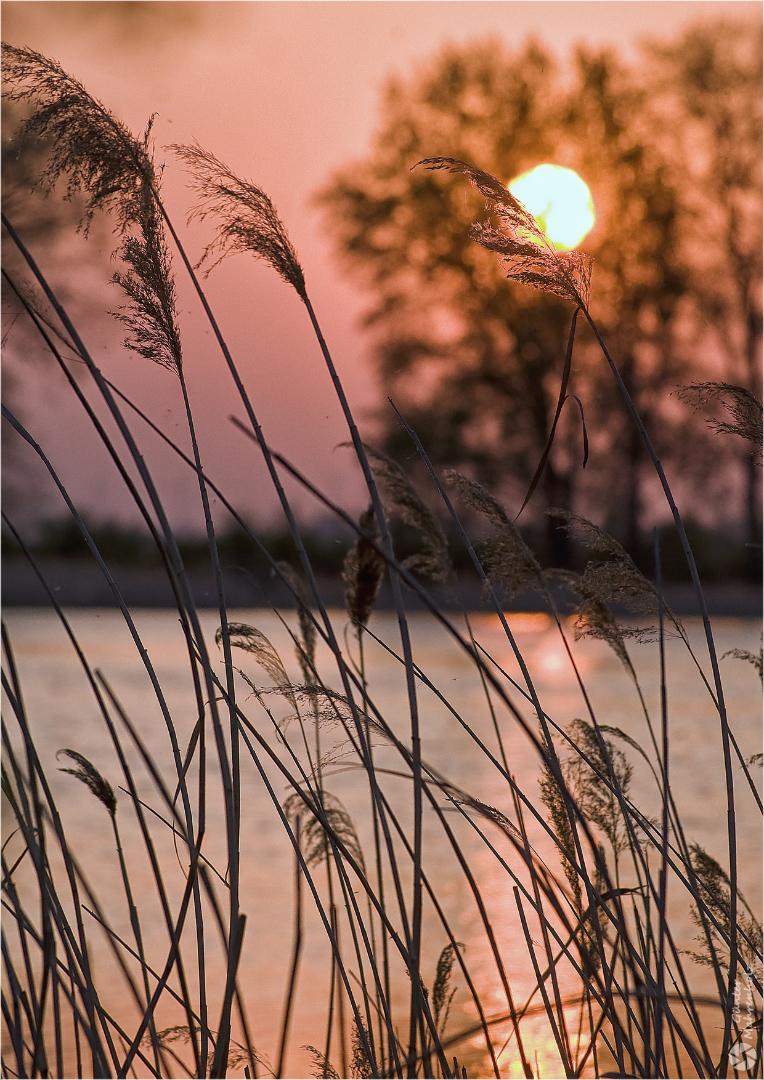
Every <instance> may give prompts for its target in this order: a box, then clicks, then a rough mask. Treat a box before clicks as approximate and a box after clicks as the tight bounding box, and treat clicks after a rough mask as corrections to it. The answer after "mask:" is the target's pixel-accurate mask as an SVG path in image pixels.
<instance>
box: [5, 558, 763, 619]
mask: <svg viewBox="0 0 764 1080" xmlns="http://www.w3.org/2000/svg"><path fill="white" fill-rule="evenodd" d="M38 565H39V567H40V570H41V572H42V573H43V574H44V576H45V579H46V581H47V582H48V584H49V585H50V587H51V589H52V590H53V591H54V593H55V596H56V599H57V600H58V601H59V603H60V604H62V606H64V607H113V606H115V601H114V597H113V595H112V592H111V590H110V588H109V586H108V584H107V582H106V580H105V578H104V577H103V575H102V574H101V572H100V570H99V569H98V567H96V566H92V565H89V564H88V563H87V562H84V561H80V560H70V559H61V558H42V559H39V560H38ZM111 569H112V572H113V574H114V577H115V580H116V581H117V584H118V585H119V587H120V590H121V592H122V595H123V597H124V599H125V602H126V603H127V604H128V605H129V606H132V607H154V608H169V607H172V606H173V598H172V592H171V590H170V587H169V584H168V582H167V578H166V576H165V574H164V571H163V570H162V569H161V568H159V567H156V568H154V567H151V568H145V567H135V566H119V565H117V566H114V567H112V568H111ZM188 577H189V581H190V583H191V588H192V592H193V595H194V599H195V601H196V604H197V606H198V607H200V608H204V607H217V597H216V593H215V587H214V582H213V580H212V576H211V574H210V573H209V572H208V571H204V570H200V569H197V568H193V567H192V568H190V569H189V571H188ZM223 578H224V584H225V592H226V602H227V604H228V606H229V607H238V608H253V607H254V608H256V607H263V606H268V605H270V604H274V605H276V606H277V607H292V606H293V601H292V598H291V596H290V595H289V593H288V592H287V590H286V589H285V588H284V587H283V586H281V585H280V583H279V582H277V581H276V580H274V579H272V578H263V577H260V578H257V579H256V578H255V577H254V575H252V574H251V573H249V572H247V571H245V570H243V569H242V568H239V567H236V566H228V567H225V568H224V571H223ZM319 584H320V586H321V590H322V595H323V597H324V600H325V602H326V603H327V604H328V606H330V607H342V606H343V602H344V601H343V586H342V582H341V581H340V580H338V577H337V576H334V575H333V576H331V577H329V576H320V577H319ZM426 587H428V586H426ZM428 590H429V591H430V592H431V595H432V596H433V597H434V598H435V599H437V601H438V603H439V604H440V606H441V607H442V608H444V609H445V610H458V609H459V607H460V605H459V601H458V600H457V599H455V598H454V597H453V595H451V596H449V595H448V594H447V592H446V591H445V590H444V588H443V587H442V586H439V587H436V588H430V587H428ZM458 591H459V595H460V596H461V598H462V602H463V604H464V607H466V608H467V609H468V610H471V611H475V610H480V609H483V608H486V607H487V606H488V605H487V604H486V602H485V600H484V599H483V597H482V594H481V589H480V585H479V583H477V582H476V581H475V580H474V578H472V577H470V576H468V575H462V576H460V578H459V584H458ZM704 592H705V597H706V603H707V605H708V610H709V612H710V614H712V615H726V616H738V617H744V618H760V617H761V616H762V608H763V605H762V588H761V585H760V584H759V583H757V582H749V581H741V580H731V581H713V582H710V583H709V584H707V585H705V586H704ZM665 597H666V602H667V603H668V605H669V607H671V608H672V610H674V611H675V612H676V613H677V614H678V615H696V614H699V612H698V606H697V600H696V598H695V593H694V589H693V587H692V585H691V584H690V583H689V582H678V583H677V582H671V583H668V584H667V585H666V588H665ZM560 599H561V601H562V606H563V609H564V607H565V596H564V595H562V596H561V597H560ZM406 602H407V606H408V607H410V608H411V610H418V609H420V608H421V607H422V606H423V605H422V603H421V601H420V600H419V598H418V597H416V596H415V595H414V594H413V593H410V592H409V593H407V597H406ZM2 603H3V606H4V607H6V608H15V607H45V606H47V605H48V604H49V603H50V601H49V599H48V597H47V595H46V592H45V590H44V588H43V586H42V585H41V583H40V581H39V580H38V578H37V576H36V575H35V573H34V571H33V569H32V568H31V566H30V565H29V563H28V562H27V561H26V560H25V559H23V558H19V557H16V556H8V557H6V558H4V559H3V565H2ZM376 606H377V607H378V608H382V609H389V608H392V606H393V605H392V601H391V599H390V596H389V595H388V591H387V590H386V589H383V590H382V593H381V594H380V597H379V601H378V603H377V605H376ZM504 606H505V608H506V610H507V611H541V610H544V604H543V602H542V600H541V599H540V598H539V597H538V596H537V595H536V594H534V593H526V594H523V595H521V596H517V597H515V598H514V599H513V600H511V601H508V602H507V603H506V604H505V605H504Z"/></svg>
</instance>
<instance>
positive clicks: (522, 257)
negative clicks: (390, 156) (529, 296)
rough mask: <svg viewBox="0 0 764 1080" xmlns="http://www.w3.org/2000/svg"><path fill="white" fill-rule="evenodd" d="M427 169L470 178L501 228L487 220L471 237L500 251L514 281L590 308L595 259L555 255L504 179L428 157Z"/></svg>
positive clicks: (569, 253) (474, 227)
mask: <svg viewBox="0 0 764 1080" xmlns="http://www.w3.org/2000/svg"><path fill="white" fill-rule="evenodd" d="M418 165H424V166H425V168H427V169H447V170H448V171H449V172H452V173H461V174H462V175H463V176H466V177H467V178H468V179H469V181H470V183H471V184H473V185H474V186H475V187H476V188H477V189H478V191H479V192H480V193H481V195H484V196H485V199H486V209H490V210H491V212H492V213H494V214H495V215H496V217H497V218H498V219H499V223H500V228H499V229H494V228H493V226H492V225H491V224H490V222H488V221H481V222H476V223H475V224H473V225H471V226H470V236H471V237H472V239H473V240H475V241H476V242H477V243H478V244H480V245H481V246H482V247H484V248H488V250H489V251H496V252H498V254H499V256H500V259H499V261H500V262H501V264H502V266H503V268H504V272H505V274H506V276H507V277H508V278H510V279H511V280H512V281H517V282H519V283H520V284H521V285H529V286H530V287H531V288H533V289H540V290H541V291H542V292H548V293H553V294H554V295H555V296H561V297H562V298H563V299H564V300H571V301H572V302H573V303H574V304H575V305H576V306H577V307H581V308H583V309H586V308H587V307H588V304H589V287H590V283H591V275H592V266H593V264H594V260H593V259H592V257H591V255H586V254H584V253H583V252H581V251H555V249H554V248H553V247H552V246H551V245H550V244H549V241H548V240H547V238H546V236H545V235H544V231H543V229H542V228H541V226H540V225H539V224H538V222H537V221H536V219H535V218H534V217H533V215H532V214H531V213H529V211H528V210H526V208H525V207H524V206H523V204H522V203H521V202H520V200H519V199H517V198H515V196H514V195H513V194H512V192H511V191H509V189H508V188H507V187H505V185H504V184H502V182H501V180H498V179H497V178H496V177H495V176H492V175H491V174H490V173H487V172H483V170H482V169H476V168H475V166H474V165H469V164H467V162H466V161H459V160H457V159H456V158H448V157H435V158H424V160H422V161H419V162H417V165H415V166H414V168H417V166H418Z"/></svg>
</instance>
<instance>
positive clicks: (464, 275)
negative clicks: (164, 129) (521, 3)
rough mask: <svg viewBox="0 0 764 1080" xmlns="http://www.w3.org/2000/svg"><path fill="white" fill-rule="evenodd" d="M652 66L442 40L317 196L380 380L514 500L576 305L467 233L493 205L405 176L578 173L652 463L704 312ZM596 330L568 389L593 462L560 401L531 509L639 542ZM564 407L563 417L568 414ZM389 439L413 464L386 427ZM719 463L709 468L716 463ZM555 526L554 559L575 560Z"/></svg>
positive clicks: (391, 90) (431, 432) (599, 288)
mask: <svg viewBox="0 0 764 1080" xmlns="http://www.w3.org/2000/svg"><path fill="white" fill-rule="evenodd" d="M654 70H655V68H649V67H647V66H645V67H641V68H639V69H633V68H629V67H627V66H626V65H625V64H624V63H622V62H621V61H620V60H619V59H618V57H617V56H615V55H614V54H613V53H609V52H605V53H594V52H591V51H588V50H585V49H580V50H579V51H578V52H577V54H576V56H575V58H574V60H573V62H572V64H571V65H570V66H569V68H567V69H565V70H562V71H560V70H558V69H557V68H556V66H555V65H554V63H553V62H552V60H551V59H550V57H549V56H548V55H547V54H546V53H545V52H544V51H543V50H541V49H540V48H539V47H538V46H537V45H534V44H529V45H527V46H526V47H525V48H524V49H523V50H522V51H521V52H520V53H518V54H516V55H512V54H510V53H508V52H507V51H506V50H505V49H504V48H503V47H502V46H501V45H499V44H497V43H483V44H477V45H471V46H468V47H465V48H459V49H457V48H450V49H447V50H446V51H445V52H443V53H442V54H441V55H440V56H438V57H437V58H436V59H435V60H434V61H433V62H432V63H431V64H430V65H429V66H428V67H427V68H425V69H424V71H423V72H421V73H419V74H418V75H416V76H415V77H413V78H412V79H411V81H410V82H409V83H407V84H403V83H400V82H395V83H392V84H391V85H390V86H389V87H388V89H387V93H386V96H385V101H384V107H383V114H382V120H381V124H380V127H379V132H378V135H377V138H376V141H375V144H374V147H373V149H372V152H371V154H370V156H369V157H368V158H367V160H366V161H364V162H361V163H359V164H355V165H353V166H351V167H349V168H347V169H345V170H344V171H343V172H342V173H341V174H340V175H338V176H336V177H335V178H334V180H333V182H332V184H331V186H330V187H328V188H327V189H326V190H325V191H324V192H323V193H322V195H321V202H322V203H323V205H324V206H325V207H326V209H327V211H328V217H329V222H330V227H331V228H332V230H333V232H334V235H335V237H336V240H337V243H338V247H339V250H340V252H341V253H342V254H343V256H344V258H345V260H346V262H347V263H348V265H349V266H350V267H351V268H352V269H353V271H354V272H355V273H356V275H359V274H360V275H361V277H362V279H363V280H364V281H365V283H366V284H367V286H368V288H369V291H370V292H371V293H372V294H373V296H374V298H375V303H374V306H373V308H372V309H371V311H370V312H369V314H368V317H367V325H368V327H369V329H370V331H371V332H372V333H373V334H374V336H375V356H376V360H377V364H378V369H379V373H380V377H381V382H382V385H383V388H384V389H385V390H386V391H387V392H388V393H389V394H390V395H391V396H392V397H393V399H394V400H395V401H396V404H397V405H398V407H399V408H401V410H402V411H403V412H404V413H405V414H406V415H407V417H408V418H409V419H410V420H411V421H412V423H413V425H414V426H415V427H416V429H417V431H418V432H419V434H420V437H421V438H422V441H423V442H424V444H425V446H426V448H427V450H428V452H429V453H430V454H431V456H432V457H433V459H434V460H435V461H436V462H438V463H440V464H448V465H456V466H459V467H462V468H467V469H468V470H469V471H471V472H472V473H473V474H474V475H476V476H477V477H478V478H480V479H481V480H483V481H486V482H488V483H489V484H491V485H492V486H493V487H494V488H498V489H500V490H503V493H504V494H505V495H506V496H507V497H508V498H509V499H510V500H513V501H514V504H515V506H516V507H518V508H519V505H520V503H519V501H518V500H520V499H521V497H522V491H523V489H524V488H525V487H527V484H528V482H529V480H530V478H531V476H532V475H533V472H534V470H535V468H536V465H537V463H538V460H539V458H540V455H541V453H542V450H543V447H544V444H545V442H546V439H547V436H548V434H549V429H550V425H551V421H552V416H553V413H554V408H555V405H556V401H557V394H558V390H559V384H560V377H561V371H562V366H563V357H564V351H565V341H566V337H567V331H568V326H569V323H570V317H571V314H572V311H571V309H570V305H569V304H568V305H566V304H565V303H564V302H563V301H558V300H556V299H555V298H553V297H549V296H547V295H543V294H539V293H537V292H534V291H532V290H530V289H526V288H523V287H522V286H519V285H515V284H513V283H511V282H509V281H507V280H506V279H505V278H504V277H503V275H502V270H501V267H500V266H499V264H498V261H497V259H496V258H495V257H493V256H492V254H491V253H489V252H487V251H485V250H484V249H483V248H481V247H480V246H478V245H477V244H475V243H473V242H472V241H471V240H470V239H469V236H468V226H469V224H470V223H471V222H472V221H475V220H480V219H481V217H484V216H485V212H484V209H483V206H482V199H481V197H480V195H479V194H478V193H476V192H475V191H473V190H471V189H469V188H468V187H467V185H465V183H464V182H463V180H461V179H460V178H458V177H454V176H451V175H444V174H442V173H435V174H433V173H429V172H426V171H424V170H421V169H419V170H417V169H415V170H414V171H413V172H411V171H410V170H411V167H412V166H413V165H414V164H415V163H416V162H417V161H419V160H420V159H422V158H425V157H432V156H450V157H455V158H460V159H462V160H466V161H470V162H472V163H473V164H475V165H476V166H478V167H479V168H482V169H485V170H486V171H488V172H490V173H493V174H494V175H496V176H499V177H502V178H504V179H506V180H507V181H509V180H510V179H511V178H512V177H514V176H516V175H518V174H519V173H521V172H523V171H525V170H526V169H528V168H531V167H532V166H534V165H536V164H539V163H541V162H544V161H552V162H554V163H556V164H559V165H564V166H567V167H569V168H572V169H574V170H575V171H576V172H578V173H579V174H580V175H581V176H582V177H583V178H584V180H585V181H586V182H587V184H588V185H589V187H590V189H591V191H592V194H593V198H594V203H595V207H596V209H597V216H598V221H597V225H596V226H595V230H594V231H593V232H592V234H591V236H590V237H589V238H587V240H586V241H584V243H583V245H582V246H583V248H584V249H585V250H586V251H588V252H591V253H592V254H593V255H594V257H595V269H594V277H593V284H592V303H591V310H592V313H593V314H594V316H595V318H596V320H597V321H598V323H599V324H600V325H601V327H602V328H603V329H604V331H605V332H606V334H607V336H608V340H609V342H610V343H611V345H612V352H613V354H614V356H615V357H616V359H617V361H618V363H619V366H620V367H621V370H622V374H623V376H624V379H625V381H626V383H627V386H628V388H629V390H630V392H631V394H632V396H633V397H634V399H635V400H636V401H637V404H638V406H639V408H640V410H641V412H642V413H643V415H644V416H645V418H646V421H647V423H648V426H649V427H650V429H651V432H652V434H653V436H654V438H655V441H656V444H657V445H658V448H659V451H660V453H661V456H662V457H663V458H664V460H666V459H671V458H672V457H674V458H677V459H680V458H681V457H682V455H683V454H684V451H685V448H686V445H687V442H688V434H689V431H690V430H693V432H695V433H698V432H700V443H701V445H702V444H703V433H702V431H700V429H699V425H698V421H697V418H696V417H694V416H693V415H692V414H691V413H690V412H689V411H680V410H678V409H677V408H676V402H675V401H670V400H669V392H670V390H672V389H674V388H675V387H676V385H677V384H680V383H682V382H688V381H690V380H691V379H692V378H694V377H696V376H697V375H698V370H697V367H694V366H693V363H696V360H693V358H692V357H691V356H690V355H689V353H688V351H687V350H686V349H682V348H680V347H679V345H678V342H679V341H680V340H683V336H686V331H685V323H686V322H687V320H688V319H689V320H690V321H693V320H696V319H697V308H696V307H695V306H694V304H695V299H696V298H695V294H694V293H693V288H692V279H693V274H694V272H695V271H694V266H693V264H692V261H691V260H688V258H687V252H686V250H685V248H686V245H685V242H684V236H683V233H682V229H683V227H684V217H685V214H686V203H685V192H684V190H683V187H682V185H681V184H679V183H678V182H677V178H676V172H675V170H674V169H673V168H672V153H673V152H674V151H673V150H672V147H671V145H669V144H668V142H667V140H666V139H661V138H659V137H657V136H658V132H659V125H658V119H657V118H656V116H655V114H654V110H653V108H652V105H651V98H652V96H653V93H654V90H655V83H654V82H653V79H652V78H651V72H652V71H654ZM592 344H593V343H592V342H591V339H590V338H588V337H587V334H586V333H585V332H581V333H580V340H579V341H578V342H577V345H576V350H575V354H574V363H573V374H572V379H571V385H570V393H572V394H576V395H578V397H579V398H580V399H581V400H582V402H583V405H584V410H585V414H586V418H587V425H588V430H589V437H590V441H591V445H592V455H591V458H590V464H589V466H588V467H587V470H586V473H583V474H582V473H581V471H580V455H581V426H580V418H579V417H578V415H577V410H576V409H575V407H571V406H572V402H568V404H567V405H566V406H565V410H564V412H563V416H562V421H561V425H560V428H558V438H557V441H556V445H555V448H554V450H553V452H552V455H551V457H550V460H549V463H548V465H547V468H546V470H545V474H544V477H543V479H542V483H541V497H540V499H539V502H541V503H543V502H545V503H546V504H547V505H556V506H563V507H565V508H570V507H571V506H572V505H573V503H574V501H576V502H579V503H582V504H583V505H584V506H588V507H589V508H592V506H593V504H596V507H597V512H598V513H599V515H600V516H602V517H604V519H605V524H606V525H607V527H608V528H610V529H612V530H613V531H615V532H616V533H618V534H619V535H620V536H621V537H622V538H623V539H624V540H625V541H626V543H627V544H628V545H629V546H630V547H631V548H634V547H635V545H636V544H637V541H638V538H639V525H640V520H641V517H642V511H643V503H644V500H645V494H644V483H645V479H646V476H647V475H648V473H647V468H646V464H645V463H644V462H643V459H642V450H641V445H640V442H639V438H638V435H637V434H636V432H632V426H631V424H630V422H629V419H628V417H627V414H626V412H625V409H624V407H623V404H622V401H621V400H620V399H619V397H618V395H617V393H616V391H615V388H614V387H613V385H612V382H611V380H610V378H609V377H608V373H607V372H606V370H605V369H604V365H603V363H602V359H601V355H600V354H598V353H597V352H596V350H594V349H593V348H592ZM568 410H569V411H568ZM387 449H388V450H390V451H391V452H393V453H394V454H398V455H401V454H405V455H407V456H408V457H409V458H410V448H409V446H408V445H407V443H406V441H405V436H404V435H403V433H401V432H400V431H399V429H398V428H397V426H396V424H395V422H394V420H390V421H389V422H388V423H387ZM706 465H708V462H706ZM556 535H557V536H559V534H555V532H554V531H550V534H549V547H550V553H551V555H552V556H553V557H554V558H555V559H560V558H564V557H565V552H564V550H563V549H561V548H560V546H559V541H557V540H555V536H556Z"/></svg>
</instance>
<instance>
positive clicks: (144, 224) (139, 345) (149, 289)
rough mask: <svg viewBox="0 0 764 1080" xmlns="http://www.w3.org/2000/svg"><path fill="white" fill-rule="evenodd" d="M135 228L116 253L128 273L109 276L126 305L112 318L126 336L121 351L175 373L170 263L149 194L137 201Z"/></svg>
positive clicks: (177, 348) (179, 354) (178, 353)
mask: <svg viewBox="0 0 764 1080" xmlns="http://www.w3.org/2000/svg"><path fill="white" fill-rule="evenodd" d="M136 224H137V226H138V229H139V231H138V232H137V233H136V234H133V235H129V236H127V237H126V238H125V240H124V241H123V243H122V247H121V248H120V252H119V254H120V257H121V259H122V260H123V262H125V263H126V264H127V265H128V266H129V268H130V269H129V270H128V271H127V273H120V272H119V271H117V272H115V274H114V275H113V277H112V281H113V282H114V284H115V285H119V286H120V288H121V289H122V290H123V291H124V292H125V293H127V296H128V298H129V300H130V303H129V304H127V305H126V306H125V307H123V308H121V309H120V311H118V312H115V313H114V314H115V317H116V318H117V319H119V320H120V322H122V323H123V324H124V325H125V326H126V327H127V328H128V331H129V333H128V336H127V337H126V339H125V342H124V344H125V348H128V349H133V350H134V351H135V352H137V353H139V354H140V355H141V356H145V357H146V359H147V360H151V361H153V362H154V363H155V364H159V365H160V367H166V368H168V369H169V370H170V371H174V372H175V373H176V374H180V371H181V368H182V366H183V351H182V347H181V339H180V331H179V329H178V322H177V295H176V289H175V279H174V277H173V273H172V258H171V256H170V251H169V248H168V246H167V240H166V238H165V234H164V228H163V227H162V221H161V218H160V216H159V214H158V212H157V208H156V204H155V202H154V199H153V198H152V197H151V195H149V196H148V197H147V198H145V199H144V200H143V204H142V207H141V213H140V217H139V219H138V222H137V223H136Z"/></svg>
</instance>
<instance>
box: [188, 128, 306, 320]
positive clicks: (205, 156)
mask: <svg viewBox="0 0 764 1080" xmlns="http://www.w3.org/2000/svg"><path fill="white" fill-rule="evenodd" d="M168 149H170V150H173V151H174V152H175V153H176V154H177V155H178V157H179V158H181V160H182V161H184V162H185V164H186V165H187V166H188V168H189V170H190V171H191V174H192V176H193V181H192V185H191V186H192V188H193V189H194V191H196V193H197V194H198V195H199V196H201V200H202V201H201V202H200V203H199V205H198V206H197V207H196V208H195V209H194V210H193V211H192V212H191V214H190V216H189V221H191V220H193V219H194V218H197V219H199V220H200V221H204V220H205V218H207V217H208V216H209V215H210V214H211V215H213V216H214V217H216V218H217V219H218V222H219V223H218V226H217V229H218V232H217V236H216V237H215V239H214V240H213V241H212V243H211V244H208V245H207V247H206V248H205V249H204V254H203V255H202V257H201V259H200V260H199V263H198V264H197V265H198V266H202V265H203V264H204V263H205V262H207V260H208V259H210V258H212V257H213V256H215V255H217V258H216V259H215V261H214V262H213V263H212V265H211V266H209V267H208V269H207V273H208V274H209V272H210V271H211V270H212V269H214V267H215V266H217V265H218V263H220V262H222V260H223V259H224V258H226V256H227V255H232V254H234V252H237V251H248V252H250V254H252V255H254V256H255V258H258V259H263V260H264V261H265V262H267V263H268V265H269V266H272V267H273V269H274V270H275V271H276V272H277V273H278V274H279V275H280V276H281V277H282V278H283V279H284V281H286V282H288V283H289V284H290V285H292V286H294V288H295V289H296V290H297V292H298V294H299V295H300V297H301V298H302V299H303V300H304V299H305V278H304V276H303V272H302V267H301V266H300V263H299V261H298V259H297V252H296V251H295V249H294V247H293V246H292V242H291V240H290V239H289V236H288V235H287V231H286V228H285V227H284V224H283V222H282V221H281V219H280V218H279V216H278V214H277V213H276V208H275V206H274V205H273V203H272V202H271V200H270V198H269V197H268V196H267V195H266V194H265V192H264V191H263V190H262V189H261V188H259V187H258V186H257V185H256V184H253V183H252V182H251V181H249V180H242V179H240V178H239V177H238V176H236V175H235V174H234V173H233V172H231V170H230V169H229V168H228V166H227V165H224V164H223V163H222V162H221V161H218V159H217V158H216V157H215V156H214V155H213V154H210V153H208V152H207V151H206V150H203V149H202V148H201V147H200V146H179V145H173V146H170V147H169V148H168Z"/></svg>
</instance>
